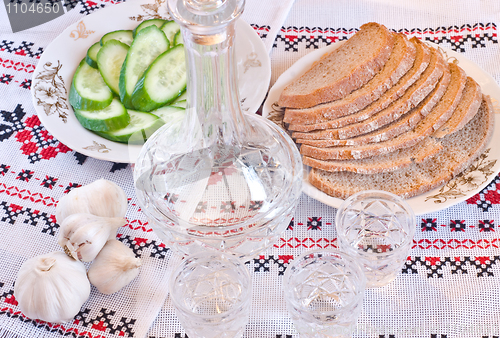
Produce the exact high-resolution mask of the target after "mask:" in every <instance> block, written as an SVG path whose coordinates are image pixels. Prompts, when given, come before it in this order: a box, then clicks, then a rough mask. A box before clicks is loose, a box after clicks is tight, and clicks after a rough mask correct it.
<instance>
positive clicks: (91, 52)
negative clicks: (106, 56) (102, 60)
mask: <svg viewBox="0 0 500 338" xmlns="http://www.w3.org/2000/svg"><path fill="white" fill-rule="evenodd" d="M96 49H97V51H99V49H100V44H99V42H96V43H94V44H93V45H92V46H90V47H89V49H87V55H85V62H87V64H88V65H89V66H90V67H92V68H96V69H97V59H96V56H97V53H95V50H96Z"/></svg>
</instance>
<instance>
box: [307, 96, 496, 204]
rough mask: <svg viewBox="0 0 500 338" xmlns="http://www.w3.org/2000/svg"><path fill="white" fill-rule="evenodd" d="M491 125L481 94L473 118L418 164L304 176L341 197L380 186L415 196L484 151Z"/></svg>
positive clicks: (488, 104) (313, 172)
mask: <svg viewBox="0 0 500 338" xmlns="http://www.w3.org/2000/svg"><path fill="white" fill-rule="evenodd" d="M493 124H494V113H493V106H492V103H491V100H490V98H489V97H487V96H483V97H482V101H481V107H480V109H479V110H478V113H477V114H476V115H475V116H474V118H472V119H471V120H470V121H469V122H468V123H467V124H466V126H465V127H464V128H462V129H460V130H459V131H457V132H455V133H453V134H448V135H447V136H446V137H444V138H443V139H442V140H441V142H440V143H441V145H442V149H441V150H440V151H439V152H438V153H437V154H436V155H434V156H432V157H429V158H427V159H425V160H424V161H422V162H420V163H416V162H413V163H412V164H410V165H408V166H406V167H405V168H402V169H398V170H395V171H391V172H385V173H378V174H369V175H365V174H358V173H353V172H335V173H332V172H326V171H323V170H320V169H314V168H313V169H311V171H310V173H309V176H308V179H309V182H310V183H311V184H312V185H313V186H315V187H316V188H318V189H320V190H322V191H323V192H325V193H326V194H328V195H331V196H334V197H338V198H342V199H345V198H347V197H349V196H350V195H352V194H354V193H356V192H358V191H361V190H367V189H382V190H385V191H389V192H392V193H394V194H396V195H399V196H401V197H403V198H410V197H413V196H417V195H420V194H423V193H425V192H427V191H429V190H432V189H434V188H436V187H438V186H441V185H443V184H445V183H446V182H448V181H450V180H451V179H452V178H453V177H455V176H457V175H458V174H459V173H461V172H463V171H464V170H465V169H466V168H468V167H469V166H470V165H471V164H472V163H473V162H474V161H475V160H476V159H477V157H478V156H480V155H481V154H482V153H483V152H484V151H485V149H486V147H487V145H488V143H489V141H490V140H491V137H492V135H493V129H494V128H493V127H494V126H493ZM394 182H396V183H395V184H392V183H394Z"/></svg>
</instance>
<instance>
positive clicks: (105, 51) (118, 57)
mask: <svg viewBox="0 0 500 338" xmlns="http://www.w3.org/2000/svg"><path fill="white" fill-rule="evenodd" d="M128 50H129V47H128V46H127V45H126V44H125V43H123V42H120V41H118V40H114V39H112V40H109V41H108V42H106V43H105V44H104V46H102V47H101V50H100V51H99V53H98V54H97V65H98V67H99V71H100V72H101V75H102V78H103V79H104V81H105V82H106V84H107V85H108V86H109V88H110V89H111V90H112V91H113V93H115V94H116V95H120V87H119V81H120V70H121V68H122V64H123V61H124V60H125V57H127V52H128Z"/></svg>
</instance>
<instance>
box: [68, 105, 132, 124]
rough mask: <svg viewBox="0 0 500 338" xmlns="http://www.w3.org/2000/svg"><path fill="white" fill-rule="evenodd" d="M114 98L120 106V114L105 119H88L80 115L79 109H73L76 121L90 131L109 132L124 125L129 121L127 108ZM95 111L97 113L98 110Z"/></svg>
mask: <svg viewBox="0 0 500 338" xmlns="http://www.w3.org/2000/svg"><path fill="white" fill-rule="evenodd" d="M114 100H117V101H118V102H119V105H120V106H121V108H122V113H121V114H120V115H117V116H113V117H111V118H107V119H89V118H86V117H85V116H83V115H82V113H81V110H79V109H75V116H76V118H77V120H78V122H80V124H81V125H82V126H83V127H84V128H85V129H88V130H91V131H104V132H109V131H113V130H118V129H121V128H124V127H126V126H127V125H128V124H129V122H130V115H129V114H128V112H127V109H125V107H124V106H123V104H122V103H121V102H120V101H119V100H118V99H117V98H115V99H114ZM106 108H107V107H106ZM95 112H96V113H98V112H99V111H95ZM90 113H91V112H90ZM87 114H88V113H87Z"/></svg>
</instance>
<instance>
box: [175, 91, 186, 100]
mask: <svg viewBox="0 0 500 338" xmlns="http://www.w3.org/2000/svg"><path fill="white" fill-rule="evenodd" d="M186 100H187V90H185V91H183V92H182V94H181V95H180V96H179V97H178V98H176V99H175V100H174V102H173V103H175V102H179V101H186Z"/></svg>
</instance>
